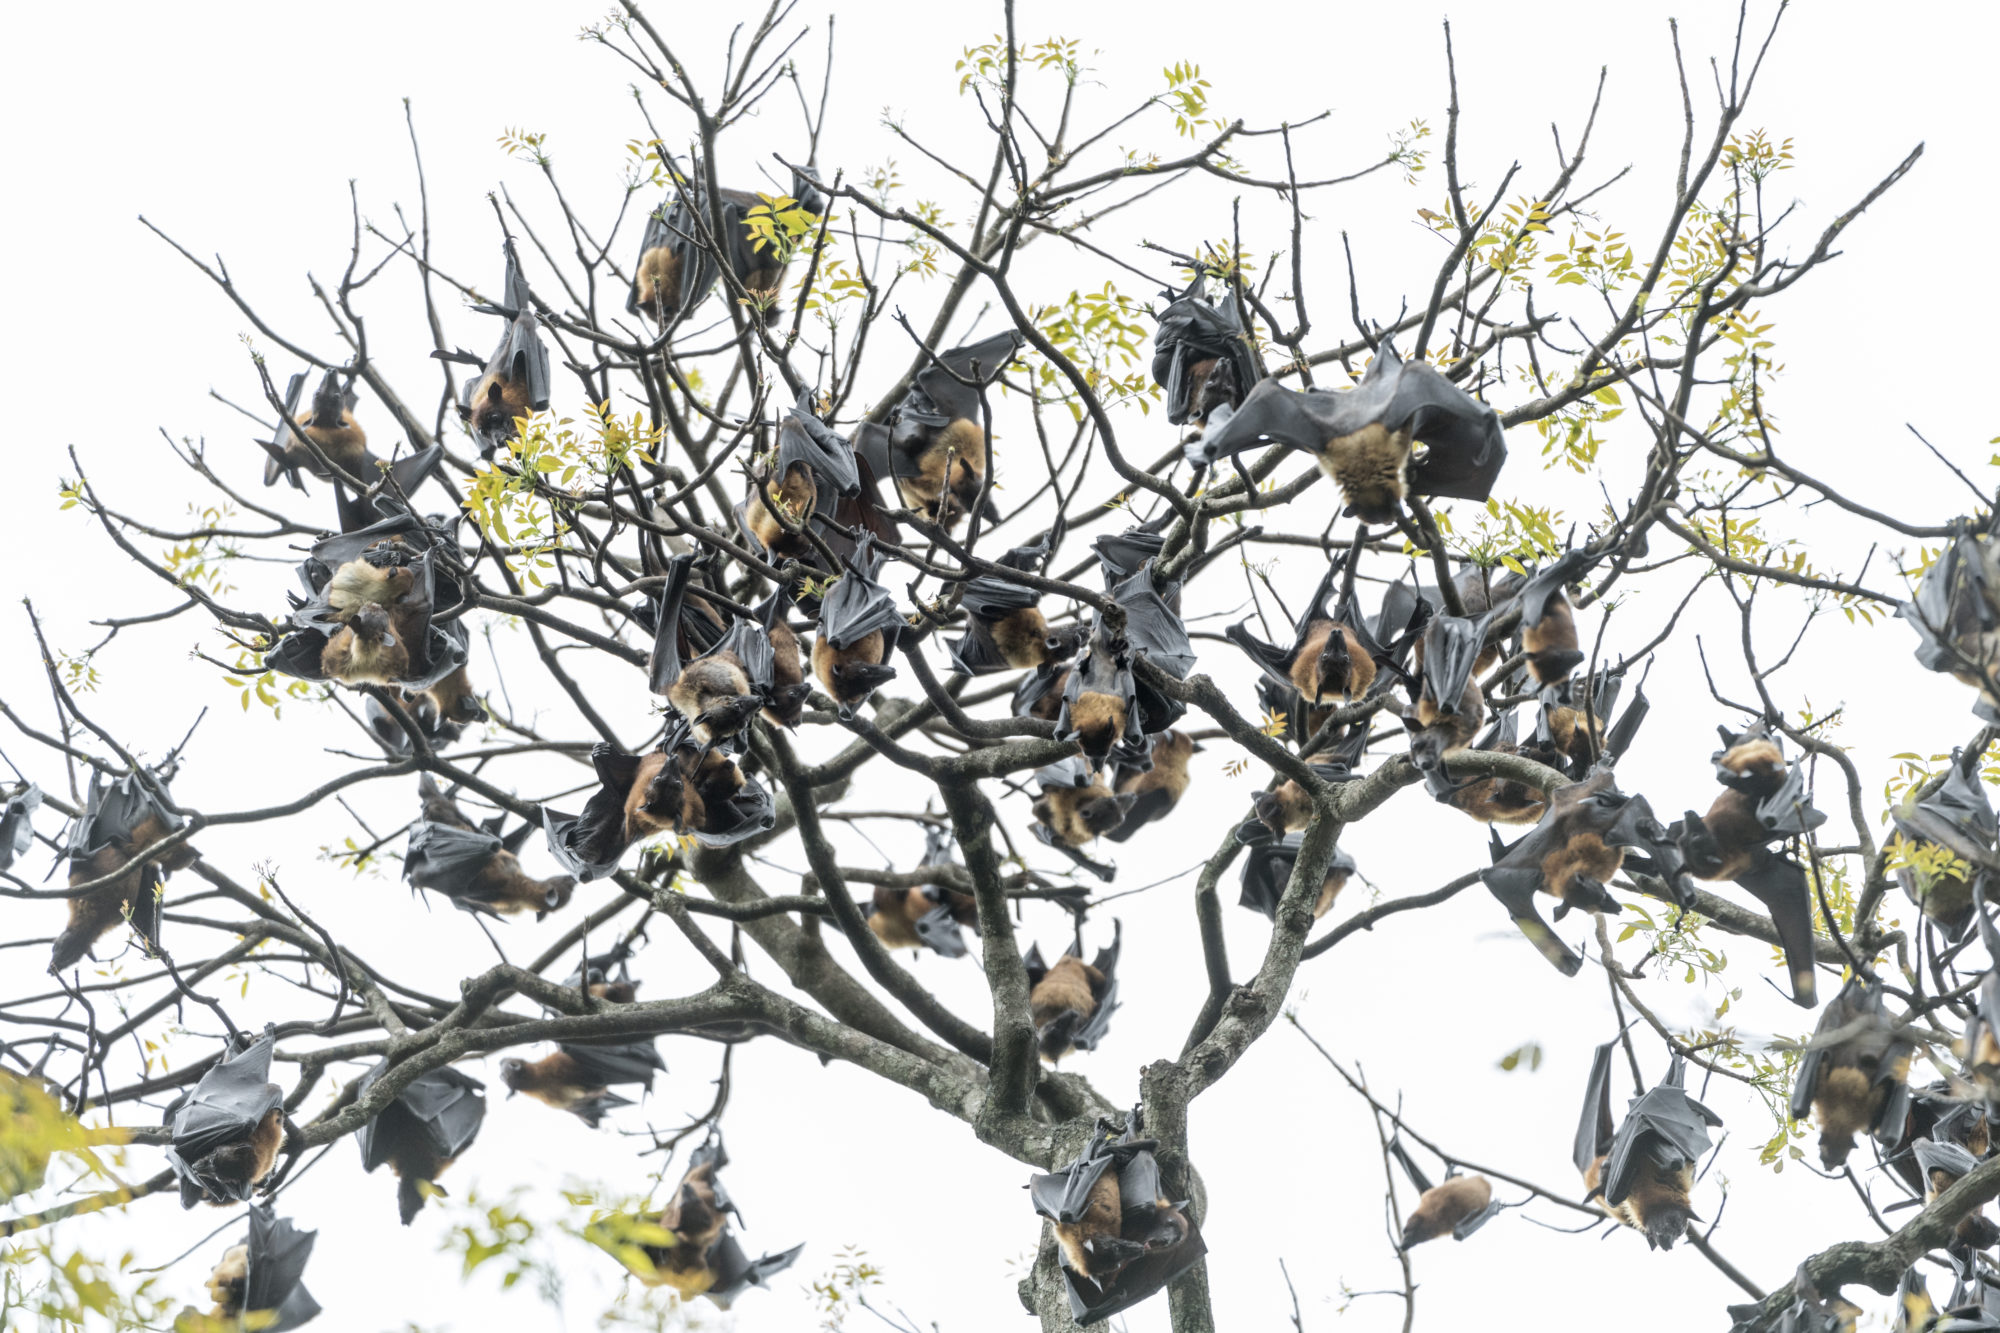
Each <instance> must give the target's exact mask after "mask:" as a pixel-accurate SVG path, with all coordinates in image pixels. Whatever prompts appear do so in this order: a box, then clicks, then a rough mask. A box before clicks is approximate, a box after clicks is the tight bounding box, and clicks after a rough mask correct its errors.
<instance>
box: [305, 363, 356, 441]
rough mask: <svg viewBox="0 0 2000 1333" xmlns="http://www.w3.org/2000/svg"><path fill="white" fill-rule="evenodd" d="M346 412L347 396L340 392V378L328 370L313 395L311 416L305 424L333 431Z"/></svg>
mask: <svg viewBox="0 0 2000 1333" xmlns="http://www.w3.org/2000/svg"><path fill="white" fill-rule="evenodd" d="M346 412H347V395H346V394H344V393H342V392H341V388H340V376H339V375H338V374H336V373H335V372H333V371H331V370H329V371H327V372H326V378H324V379H322V380H321V381H320V382H319V388H318V389H317V390H316V391H315V392H314V393H313V400H312V415H311V417H310V418H309V420H308V421H307V423H306V424H308V425H312V426H320V427H324V428H326V429H329V430H331V429H333V428H334V427H336V426H338V425H340V419H341V417H342V416H344V415H345V414H346Z"/></svg>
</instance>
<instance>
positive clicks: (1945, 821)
mask: <svg viewBox="0 0 2000 1333" xmlns="http://www.w3.org/2000/svg"><path fill="white" fill-rule="evenodd" d="M1983 757H1984V756H1983V754H1980V753H1975V752H1972V751H1965V752H1960V751H1956V750H1954V751H1953V752H1952V756H1951V767H1949V768H1948V769H1946V770H1945V778H1944V785H1943V786H1941V787H1939V788H1938V789H1937V790H1936V791H1934V792H1932V793H1931V794H1930V795H1929V796H1926V797H1924V798H1923V799H1922V800H1918V799H1917V793H1916V792H1914V791H1913V792H1911V793H1910V795H1909V796H1908V797H1907V798H1905V799H1904V800H1903V801H1902V803H1900V804H1899V805H1897V806H1895V807H1894V808H1892V809H1891V810H1890V811H1889V817H1890V818H1891V819H1893V820H1894V821H1895V822H1896V827H1897V829H1898V830H1900V831H1901V832H1902V834H1903V836H1904V837H1906V838H1910V839H1912V840H1915V841H1921V842H1929V843H1935V844H1937V845H1938V846H1940V847H1942V848H1944V849H1945V850H1946V851H1948V852H1950V853H1951V854H1952V855H1953V856H1954V857H1956V858H1958V859H1959V860H1961V861H1965V862H1968V863H1969V864H1968V865H1967V866H1966V867H1965V868H1963V869H1959V868H1957V867H1954V868H1953V869H1952V870H1949V871H1935V872H1934V871H1928V870H1925V869H1923V868H1921V867H1918V868H1917V869H1916V873H1915V874H1914V875H1912V873H1911V871H1910V870H1909V869H1904V870H1899V871H1898V872H1897V873H1898V875H1899V876H1900V877H1901V879H1902V882H1903V888H1904V891H1905V892H1907V893H1908V894H1909V895H1910V898H1911V900H1912V901H1914V902H1916V903H1917V904H1918V905H1919V906H1920V907H1922V908H1923V912H1924V915H1925V916H1926V917H1929V918H1930V919H1931V920H1932V921H1933V922H1935V923H1936V924H1937V927H1938V929H1939V930H1941V931H1943V932H1944V935H1945V938H1946V939H1948V940H1950V941H1952V942H1953V943H1954V944H1955V943H1957V942H1958V941H1959V940H1961V939H1963V938H1964V937H1965V932H1966V930H1967V929H1968V928H1970V926H1971V925H1972V884H1973V881H1974V880H1975V879H1979V880H1983V879H1985V878H1986V877H1987V875H1988V874H1989V872H1991V871H1992V870H1993V869H1994V868H1995V867H1996V865H2000V862H1996V859H1995V857H1994V852H1993V844H1994V838H1995V835H1996V824H1995V821H1994V816H1993V806H1992V803H1991V802H1989V801H1988V800H1987V799H1986V784H1985V783H1984V782H1982V781H1980V779H1979V764H1980V760H1981V759H1982V758H1983Z"/></svg>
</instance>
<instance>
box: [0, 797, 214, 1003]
mask: <svg viewBox="0 0 2000 1333" xmlns="http://www.w3.org/2000/svg"><path fill="white" fill-rule="evenodd" d="M175 767H176V765H175V764H174V763H173V761H172V760H169V761H168V762H166V763H164V764H161V765H159V766H158V767H156V768H154V769H151V770H149V771H148V773H147V774H145V775H141V774H138V773H127V774H126V775H125V776H124V777H122V778H119V779H117V780H116V781H113V782H107V781H105V779H104V777H103V775H101V774H98V773H94V772H93V773H92V774H91V778H90V794H89V795H88V796H87V797H86V798H85V800H84V807H83V816H82V817H81V818H80V819H78V820H77V822H76V827H75V828H74V829H73V830H71V832H70V836H69V848H68V852H69V883H70V887H71V888H76V887H78V886H80V885H84V884H89V883H91V882H92V881H94V880H99V879H103V878H104V877H105V876H106V875H116V876H117V878H116V879H113V880H111V881H110V882H109V883H107V884H105V885H103V886H101V887H99V888H96V889H93V890H91V891H90V892H89V893H86V894H84V895H82V896H81V897H77V898H71V899H70V900H69V923H68V924H67V925H65V926H64V927H63V928H62V931H61V932H60V933H59V934H57V936H56V938H55V946H54V948H52V949H51V950H50V951H49V972H50V973H51V975H53V974H55V973H59V972H66V971H68V970H69V969H70V968H72V967H74V966H76V964H77V963H78V962H79V961H81V960H82V959H83V957H84V955H86V954H88V953H90V951H91V948H92V947H93V946H94V945H95V944H96V943H97V941H99V940H101V939H103V938H104V936H105V935H106V934H108V933H109V932H110V931H111V929H112V928H113V927H115V926H116V925H117V924H118V923H119V922H120V921H124V920H128V919H129V920H130V921H131V923H132V929H134V930H135V931H137V932H138V933H139V938H140V939H141V940H142V941H143V942H144V943H145V946H146V948H147V949H148V950H149V951H150V950H153V949H156V948H158V946H159V942H160V899H159V895H158V893H157V892H155V887H156V886H157V885H159V884H161V883H162V882H163V881H165V879H166V878H167V876H168V875H170V874H172V873H173V872H174V871H176V870H185V869H187V867H189V866H191V865H193V864H194V863H195V862H196V861H197V860H198V859H199V858H200V855H201V854H200V853H199V852H197V851H195V849H194V848H193V847H190V846H189V845H188V844H186V843H182V844H180V845H179V846H178V847H172V848H169V849H168V850H166V851H164V852H161V853H159V854H158V856H157V858H156V859H153V860H147V861H141V860H139V859H138V857H139V856H140V855H141V854H142V853H143V852H145V850H146V849H147V848H148V847H150V846H152V845H153V844H154V843H156V842H158V841H159V840H160V839H162V838H164V837H167V836H168V835H169V834H172V833H176V832H178V831H179V830H180V829H181V828H183V827H185V825H186V823H187V821H186V820H185V819H182V818H181V817H180V816H179V815H177V814H174V813H172V812H171V811H170V810H168V809H167V805H168V804H169V803H171V802H172V800H173V797H172V795H171V794H170V793H169V791H168V788H167V782H168V779H170V778H171V777H172V776H173V773H174V769H175ZM149 780H150V783H151V785H148V782H149ZM30 790H33V789H32V788H30ZM36 795H37V797H38V798H39V795H40V793H39V792H38V793H36ZM8 808H9V813H10V815H11V813H12V810H13V804H12V802H9V806H8ZM24 808H26V809H29V810H32V809H33V806H27V805H26V804H25V800H24ZM21 827H23V828H25V827H26V818H25V816H23V819H22V824H21ZM15 837H16V838H17V839H18V837H19V834H16V835H15Z"/></svg>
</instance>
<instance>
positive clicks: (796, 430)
mask: <svg viewBox="0 0 2000 1333" xmlns="http://www.w3.org/2000/svg"><path fill="white" fill-rule="evenodd" d="M814 406H815V404H814V401H813V394H812V390H810V389H802V390H800V391H799V401H798V404H797V406H795V407H793V408H791V409H790V410H789V411H787V412H786V413H785V418H784V420H783V421H781V422H779V423H778V448H777V457H776V459H775V461H774V462H773V464H772V466H771V468H770V471H769V473H768V474H767V475H757V474H754V473H753V475H752V477H751V480H750V494H749V496H748V498H746V499H745V500H744V502H743V525H744V527H745V528H746V529H747V530H748V531H749V533H750V535H751V536H753V537H755V538H756V539H757V542H758V544H759V545H760V546H762V547H763V548H764V550H766V551H768V552H769V553H770V554H771V557H772V558H773V559H775V560H803V561H807V562H816V561H817V560H818V559H819V555H818V552H817V551H816V550H815V549H814V547H813V545H812V543H811V542H810V541H808V540H807V539H806V537H805V535H804V534H803V533H802V532H794V531H792V530H791V529H790V528H788V527H786V525H785V523H784V522H783V521H781V519H780V517H779V515H778V514H777V513H774V512H773V511H772V509H771V505H770V500H769V498H768V497H767V494H766V492H767V491H768V492H769V494H770V495H772V496H775V497H776V498H777V500H778V502H779V504H780V505H781V507H782V508H783V509H784V511H785V514H786V517H788V518H789V519H790V521H791V523H792V525H793V526H795V527H796V526H799V525H803V524H807V523H812V522H815V521H822V520H828V519H832V520H834V521H836V522H838V521H839V519H838V517H837V515H838V512H839V509H840V502H841V500H842V499H843V498H844V499H847V500H850V501H851V500H852V499H854V497H856V496H858V495H860V494H861V471H860V464H859V463H858V461H857V460H856V459H855V456H854V446H853V445H851V444H849V443H848V441H847V437H846V436H844V435H842V434H840V433H839V432H838V431H836V430H834V429H833V428H832V427H831V426H829V425H827V424H826V423H825V422H824V421H821V420H820V419H819V416H818V414H817V413H816V412H815V411H814V410H813V409H814Z"/></svg>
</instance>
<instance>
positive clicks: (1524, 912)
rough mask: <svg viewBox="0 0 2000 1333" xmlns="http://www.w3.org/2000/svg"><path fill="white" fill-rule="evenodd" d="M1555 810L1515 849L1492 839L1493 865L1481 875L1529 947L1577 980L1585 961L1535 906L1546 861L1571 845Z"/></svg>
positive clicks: (1551, 809) (1496, 837)
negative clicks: (1559, 847) (1561, 844)
mask: <svg viewBox="0 0 2000 1333" xmlns="http://www.w3.org/2000/svg"><path fill="white" fill-rule="evenodd" d="M1553 816H1554V806H1553V805H1551V806H1550V808H1549V810H1548V812H1546V813H1544V814H1543V816H1542V823H1541V824H1540V825H1538V826H1537V827H1536V828H1535V829H1534V830H1532V831H1531V832H1529V833H1528V834H1527V835H1526V836H1524V837H1522V838H1521V839H1520V840H1519V841H1517V842H1516V843H1515V844H1514V845H1513V846H1512V847H1508V846H1507V845H1506V844H1504V843H1502V842H1501V841H1500V835H1499V833H1497V832H1494V833H1493V834H1492V835H1491V836H1492V839H1493V843H1492V856H1493V864H1492V865H1491V866H1489V867H1488V868H1487V869H1485V870H1484V871H1482V872H1481V873H1480V876H1479V877H1480V879H1481V881H1483V882H1484V883H1485V885H1486V888H1487V890H1488V891H1489V892H1490V893H1492V895H1493V896H1494V897H1495V898H1497V899H1498V900H1499V901H1500V905H1501V906H1502V907H1505V908H1506V909H1507V916H1508V918H1509V919H1511V920H1512V921H1513V923H1514V925H1515V927H1516V928H1517V929H1519V930H1520V932H1521V933H1522V934H1523V935H1525V936H1527V938H1528V943H1530V944H1532V945H1534V946H1535V949H1536V951H1537V952H1538V953H1540V954H1541V955H1542V957H1544V958H1546V959H1548V960H1549V962H1550V963H1551V964H1553V965H1554V967H1555V969H1556V970H1557V971H1558V972H1561V973H1562V974H1563V975H1564V976H1566V977H1573V976H1575V975H1576V974H1577V970H1578V969H1579V968H1581V967H1582V966H1583V959H1581V958H1579V957H1578V956H1577V955H1576V954H1575V953H1573V952H1571V950H1570V947H1569V946H1568V945H1567V944H1564V943H1563V942H1562V939H1561V938H1560V937H1559V936H1558V935H1557V934H1556V933H1555V931H1554V929H1552V928H1551V927H1550V925H1549V923H1548V922H1547V921H1545V920H1543V919H1542V914H1541V911H1540V909H1539V908H1538V907H1537V906H1536V903H1535V892H1536V890H1538V889H1540V888H1541V887H1542V884H1543V876H1542V858H1543V857H1544V856H1546V855H1547V854H1548V853H1549V852H1550V851H1551V850H1553V849H1554V845H1555V844H1556V843H1557V842H1558V841H1567V838H1568V835H1567V834H1566V833H1564V832H1562V831H1561V830H1560V829H1558V828H1557V827H1556V825H1555V824H1554V823H1553V822H1551V821H1552V818H1553Z"/></svg>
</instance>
